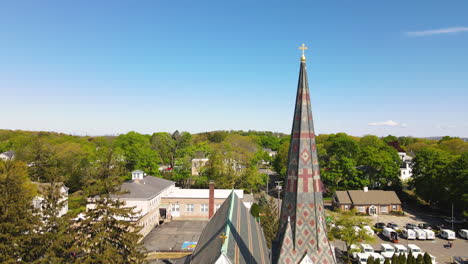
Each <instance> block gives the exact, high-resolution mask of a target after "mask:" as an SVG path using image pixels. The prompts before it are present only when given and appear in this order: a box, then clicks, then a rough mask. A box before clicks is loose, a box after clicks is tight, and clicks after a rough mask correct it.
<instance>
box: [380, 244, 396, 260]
mask: <svg viewBox="0 0 468 264" xmlns="http://www.w3.org/2000/svg"><path fill="white" fill-rule="evenodd" d="M380 250H382V253H380V254H381V255H382V256H383V257H384V258H392V257H393V255H394V254H395V248H393V247H392V245H390V244H381V245H380ZM382 264H383V263H382Z"/></svg>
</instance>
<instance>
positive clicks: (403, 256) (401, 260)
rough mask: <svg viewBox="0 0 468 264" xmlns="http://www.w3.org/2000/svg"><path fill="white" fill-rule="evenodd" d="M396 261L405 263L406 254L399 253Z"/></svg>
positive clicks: (400, 263)
mask: <svg viewBox="0 0 468 264" xmlns="http://www.w3.org/2000/svg"><path fill="white" fill-rule="evenodd" d="M398 263H399V264H407V260H406V255H405V254H400V255H399V256H398Z"/></svg>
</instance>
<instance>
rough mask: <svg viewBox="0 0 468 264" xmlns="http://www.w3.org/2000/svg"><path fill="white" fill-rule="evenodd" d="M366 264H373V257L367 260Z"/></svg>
mask: <svg viewBox="0 0 468 264" xmlns="http://www.w3.org/2000/svg"><path fill="white" fill-rule="evenodd" d="M367 264H375V262H374V257H369V258H367Z"/></svg>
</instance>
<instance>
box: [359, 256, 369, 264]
mask: <svg viewBox="0 0 468 264" xmlns="http://www.w3.org/2000/svg"><path fill="white" fill-rule="evenodd" d="M369 254H370V253H357V257H358V260H357V261H358V263H359V264H367V259H368V258H369Z"/></svg>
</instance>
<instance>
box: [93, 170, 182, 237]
mask: <svg viewBox="0 0 468 264" xmlns="http://www.w3.org/2000/svg"><path fill="white" fill-rule="evenodd" d="M173 189H175V182H173V181H169V180H165V179H162V178H157V177H153V176H146V174H145V173H144V172H143V171H141V170H136V171H133V172H132V179H131V180H129V181H126V182H124V183H123V184H122V186H121V191H122V192H123V193H122V194H118V195H113V196H112V197H113V198H117V199H119V200H120V201H123V202H124V206H125V207H135V209H134V212H135V213H137V215H136V218H137V219H136V220H135V221H136V222H137V224H138V225H140V226H141V227H142V229H141V231H140V233H141V234H142V235H143V237H144V236H146V235H147V234H148V233H149V232H150V231H151V230H152V229H153V228H154V227H155V226H156V225H158V224H159V221H160V220H162V219H164V218H165V217H166V212H165V209H164V210H160V206H159V205H160V203H161V197H162V196H164V195H166V194H167V193H169V192H172V190H173ZM92 206H93V205H92V204H88V205H87V208H88V209H89V208H91V207H92Z"/></svg>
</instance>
